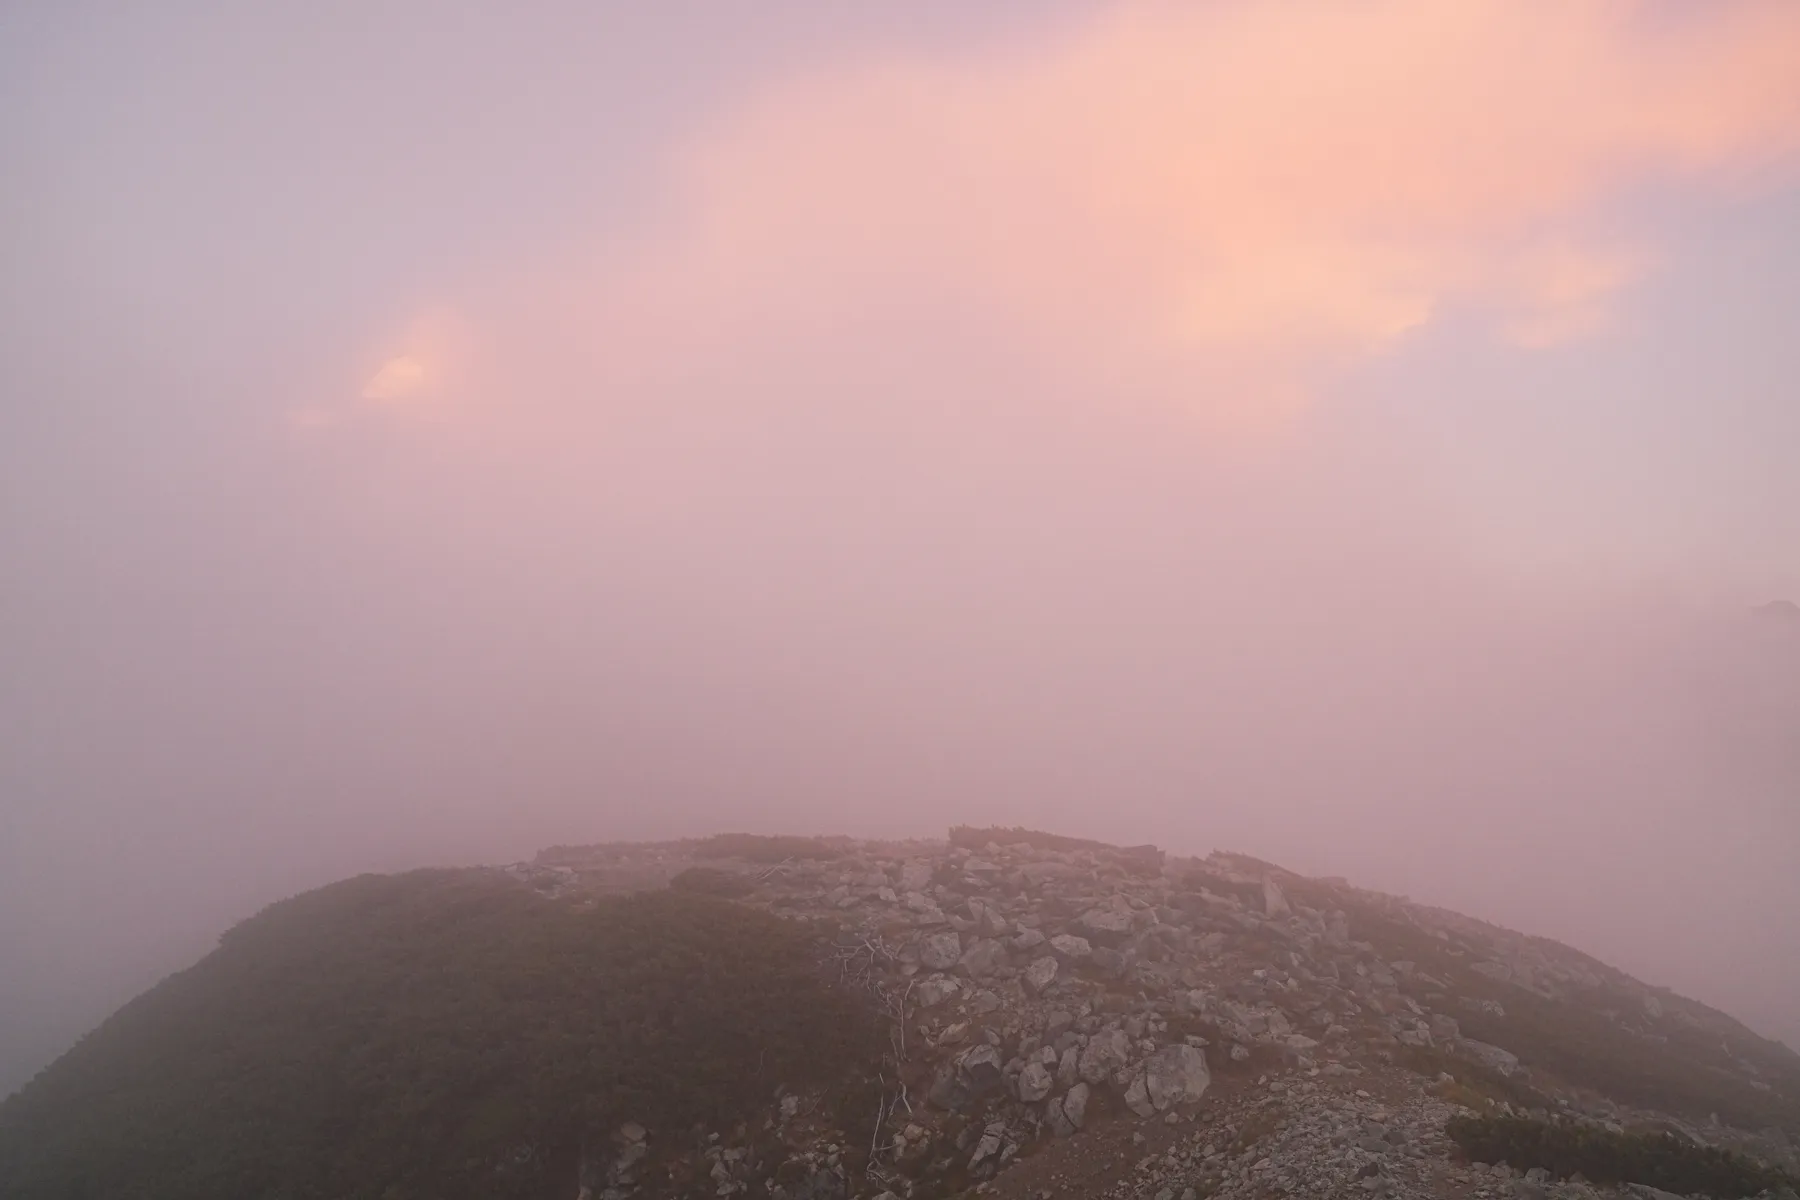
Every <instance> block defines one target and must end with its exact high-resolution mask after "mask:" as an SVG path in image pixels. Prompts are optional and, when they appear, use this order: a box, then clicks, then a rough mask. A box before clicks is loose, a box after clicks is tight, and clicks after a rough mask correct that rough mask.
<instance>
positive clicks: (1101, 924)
mask: <svg viewBox="0 0 1800 1200" xmlns="http://www.w3.org/2000/svg"><path fill="white" fill-rule="evenodd" d="M1075 927H1076V928H1077V929H1079V930H1080V931H1081V932H1082V933H1083V934H1084V935H1086V937H1087V939H1088V940H1089V941H1091V942H1096V943H1099V944H1101V945H1108V946H1112V945H1117V944H1118V943H1120V942H1123V941H1124V940H1125V939H1126V938H1128V937H1130V936H1131V913H1129V912H1126V911H1121V910H1119V909H1116V908H1090V909H1088V911H1086V912H1084V913H1082V914H1081V918H1080V919H1079V920H1078V921H1076V922H1075Z"/></svg>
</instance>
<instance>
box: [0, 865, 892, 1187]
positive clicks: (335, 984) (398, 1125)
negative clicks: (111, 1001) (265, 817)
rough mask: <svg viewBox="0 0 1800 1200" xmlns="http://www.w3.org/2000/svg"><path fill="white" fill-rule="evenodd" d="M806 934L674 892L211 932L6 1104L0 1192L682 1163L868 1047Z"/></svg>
mask: <svg viewBox="0 0 1800 1200" xmlns="http://www.w3.org/2000/svg"><path fill="white" fill-rule="evenodd" d="M817 936H818V935H817V933H816V932H814V931H809V930H808V929H807V928H806V927H804V926H801V925H797V924H793V923H787V922H782V921H780V920H777V919H775V918H772V917H769V916H767V915H764V914H760V913H757V912H754V911H751V910H749V909H746V908H744V907H742V906H738V905H734V904H731V903H729V902H726V901H723V900H717V899H713V898H711V897H708V896H704V895H696V894H693V893H692V892H688V891H667V892H660V893H650V894H645V895H639V896H632V897H611V898H605V899H602V900H600V901H598V902H593V903H588V904H587V906H586V907H582V906H579V905H576V904H571V903H564V902H558V901H548V900H545V899H543V898H541V897H539V896H537V895H535V894H534V893H532V892H531V891H530V889H528V888H526V887H525V886H523V885H521V884H519V883H517V882H516V881H514V880H512V879H510V878H508V877H506V876H504V875H502V874H500V873H497V872H486V871H425V872H416V873H412V874H408V875H401V876H367V877H362V878H357V879H352V880H347V881H345V882H343V883H340V884H336V885H333V886H331V887H327V888H323V889H321V890H319V891H316V892H312V893H308V894H306V895H303V896H299V897H296V898H295V899H292V900H288V901H285V902H283V903H281V904H277V905H274V906H273V907H271V908H269V909H267V910H265V911H264V912H263V913H261V914H260V915H258V916H256V917H254V918H252V919H251V920H249V921H246V922H244V923H243V924H241V925H239V926H238V927H237V928H235V929H233V930H231V931H230V932H229V933H228V934H226V936H225V937H224V938H223V939H222V940H221V944H220V946H219V948H218V949H217V950H215V951H214V952H213V953H212V954H211V955H209V956H207V958H205V959H204V960H202V961H201V962H200V963H199V964H198V965H196V966H194V967H193V968H191V969H189V970H187V971H184V972H181V973H180V974H177V975H175V976H172V977H171V978H169V979H168V980H166V981H164V982H163V983H162V984H161V985H159V986H158V987H156V988H154V989H153V990H151V991H150V992H148V993H146V994H144V995H143V996H141V997H139V998H138V999H137V1000H135V1001H133V1002H132V1003H131V1004H129V1005H127V1006H126V1007H125V1008H124V1009H122V1010H121V1011H120V1012H119V1013H118V1014H116V1015H115V1016H114V1017H113V1018H112V1019H110V1020H109V1021H107V1022H106V1023H105V1024H104V1025H102V1026H101V1027H100V1028H99V1029H97V1030H96V1031H94V1032H93V1033H92V1034H90V1035H89V1036H88V1037H87V1038H85V1039H83V1041H82V1042H81V1043H80V1044H79V1045H78V1046H77V1047H76V1048H75V1049H74V1050H72V1051H70V1052H69V1053H68V1054H67V1055H65V1056H64V1057H63V1058H62V1059H61V1060H60V1061H58V1062H57V1063H56V1064H54V1065H53V1066H52V1067H50V1068H49V1069H48V1070H47V1071H46V1072H44V1073H43V1074H42V1075H40V1076H39V1077H38V1078H37V1079H36V1080H34V1081H33V1082H32V1083H30V1084H29V1085H27V1086H26V1087H25V1088H24V1089H23V1090H22V1091H21V1092H20V1093H18V1094H17V1095H15V1096H13V1097H12V1098H10V1099H8V1100H7V1101H6V1102H5V1103H4V1104H0V1196H5V1197H7V1198H8V1200H101V1198H105V1200H136V1198H144V1200H152V1198H154V1200H164V1198H167V1197H176V1196H179V1197H183V1198H186V1200H240V1198H242V1197H247V1196H270V1197H281V1198H282V1200H311V1198H313V1197H318V1198H321V1200H324V1198H327V1197H329V1198H331V1200H348V1198H362V1197H367V1198H369V1200H410V1198H415V1197H417V1198H420V1200H423V1198H426V1197H431V1198H434V1200H457V1198H460V1197H471V1198H472V1197H477V1196H479V1197H483V1198H499V1200H506V1198H512V1197H520V1198H523V1197H538V1196H542V1195H546V1194H557V1195H565V1194H566V1195H574V1194H575V1191H576V1180H577V1176H578V1172H579V1169H580V1159H581V1156H582V1150H583V1147H584V1146H586V1147H590V1148H592V1147H600V1148H602V1150H603V1148H604V1147H605V1146H606V1145H607V1137H608V1134H609V1133H610V1131H612V1130H614V1129H616V1128H617V1127H618V1126H619V1125H620V1124H621V1123H622V1122H625V1121H628V1120H630V1121H637V1122H640V1123H642V1124H643V1125H645V1126H646V1127H648V1129H649V1130H650V1136H651V1141H652V1144H653V1145H661V1146H669V1145H671V1144H673V1143H680V1144H684V1145H685V1144H687V1142H688V1141H691V1140H692V1139H694V1138H695V1137H699V1136H704V1132H705V1131H706V1130H708V1129H711V1130H719V1129H722V1128H728V1127H729V1126H730V1125H732V1124H733V1123H735V1122H738V1121H741V1120H744V1119H746V1118H749V1117H752V1116H754V1115H757V1114H760V1113H761V1112H762V1111H763V1110H764V1109H765V1108H766V1106H767V1105H768V1104H769V1102H770V1099H771V1097H772V1096H773V1095H774V1093H775V1090H776V1089H777V1088H778V1087H779V1086H782V1085H789V1086H807V1085H818V1086H829V1087H836V1088H842V1089H856V1088H860V1087H862V1086H863V1081H864V1079H865V1078H867V1077H868V1076H869V1075H870V1074H872V1071H873V1066H872V1064H874V1063H875V1062H876V1061H877V1058H878V1055H879V1053H880V1051H881V1049H882V1047H883V1041H882V1038H881V1036H880V1034H879V1031H878V1030H877V1028H876V1026H875V1022H874V1019H873V1017H872V1016H871V1015H870V1014H869V1013H868V1012H867V1010H866V1009H865V1008H864V1007H863V1006H862V1005H861V1004H859V1003H858V1002H856V1001H855V1000H853V999H852V998H850V997H849V996H847V995H844V994H843V993H841V992H838V991H836V990H834V988H833V987H831V986H829V985H828V982H827V981H826V980H825V979H824V978H823V977H822V976H821V974H820V972H819V968H818V966H817V963H818V961H819V948H818V943H817ZM683 1139H686V1141H683ZM649 1182H650V1183H651V1185H652V1186H651V1189H650V1191H649V1193H648V1194H651V1195H655V1194H659V1193H662V1192H671V1191H675V1190H678V1185H677V1183H676V1181H672V1180H666V1179H665V1180H663V1181H662V1184H661V1186H658V1185H657V1181H656V1180H655V1179H654V1178H653V1179H651V1180H650V1181H649Z"/></svg>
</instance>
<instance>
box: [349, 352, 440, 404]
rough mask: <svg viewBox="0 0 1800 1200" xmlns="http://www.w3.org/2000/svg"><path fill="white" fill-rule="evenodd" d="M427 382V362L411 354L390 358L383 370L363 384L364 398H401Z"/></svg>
mask: <svg viewBox="0 0 1800 1200" xmlns="http://www.w3.org/2000/svg"><path fill="white" fill-rule="evenodd" d="M424 383H425V364H424V363H422V362H420V361H419V360H418V359H417V358H414V357H413V356H412V355H410V354H402V355H400V356H399V357H397V358H390V359H388V360H387V362H385V363H383V364H382V365H381V370H379V371H377V372H375V374H374V375H373V376H371V377H370V379H369V382H368V383H366V384H364V385H363V390H362V398H363V399H364V400H375V401H386V400H401V399H404V398H406V397H407V396H410V395H412V394H413V393H415V392H417V391H418V390H419V388H420V387H422V386H423V385H424Z"/></svg>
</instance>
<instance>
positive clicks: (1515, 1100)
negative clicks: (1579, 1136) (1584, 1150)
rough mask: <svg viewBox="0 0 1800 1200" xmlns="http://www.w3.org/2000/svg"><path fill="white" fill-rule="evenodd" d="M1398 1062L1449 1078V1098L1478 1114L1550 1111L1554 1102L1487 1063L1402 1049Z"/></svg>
mask: <svg viewBox="0 0 1800 1200" xmlns="http://www.w3.org/2000/svg"><path fill="white" fill-rule="evenodd" d="M1394 1059H1395V1061H1396V1062H1398V1063H1399V1064H1400V1065H1401V1066H1403V1067H1405V1068H1407V1069H1408V1070H1411V1071H1416V1072H1417V1073H1419V1074H1420V1075H1423V1076H1425V1077H1427V1078H1428V1079H1436V1078H1437V1077H1438V1076H1440V1075H1449V1076H1451V1077H1452V1078H1453V1079H1454V1081H1455V1082H1454V1083H1453V1084H1452V1085H1451V1086H1450V1088H1449V1089H1447V1090H1446V1093H1445V1098H1446V1099H1452V1100H1455V1101H1456V1102H1458V1103H1460V1104H1463V1105H1466V1106H1467V1107H1469V1108H1473V1109H1476V1110H1478V1111H1485V1110H1486V1109H1488V1108H1490V1107H1492V1106H1497V1105H1500V1104H1510V1105H1512V1106H1514V1107H1515V1108H1524V1109H1533V1108H1542V1109H1548V1108H1551V1107H1553V1104H1552V1102H1551V1100H1550V1098H1549V1097H1548V1096H1546V1095H1544V1093H1542V1092H1540V1091H1538V1090H1537V1089H1536V1088H1534V1087H1532V1086H1531V1085H1530V1084H1529V1083H1527V1082H1525V1081H1524V1080H1523V1079H1520V1078H1519V1077H1518V1076H1516V1075H1502V1074H1501V1073H1500V1072H1499V1071H1496V1070H1495V1069H1494V1068H1492V1067H1490V1066H1488V1065H1487V1064H1486V1063H1481V1062H1476V1061H1475V1060H1474V1059H1470V1058H1463V1057H1461V1056H1458V1055H1454V1054H1447V1053H1445V1052H1444V1051H1442V1050H1439V1049H1436V1048H1434V1047H1430V1046H1402V1047H1400V1049H1399V1051H1398V1053H1396V1054H1395V1056H1394Z"/></svg>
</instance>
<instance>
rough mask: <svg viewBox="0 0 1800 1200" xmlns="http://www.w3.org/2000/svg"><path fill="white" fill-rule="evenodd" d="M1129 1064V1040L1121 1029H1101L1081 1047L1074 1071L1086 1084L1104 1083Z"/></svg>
mask: <svg viewBox="0 0 1800 1200" xmlns="http://www.w3.org/2000/svg"><path fill="white" fill-rule="evenodd" d="M1130 1063H1131V1039H1130V1038H1128V1037H1126V1036H1125V1031H1124V1030H1123V1029H1103V1030H1101V1031H1100V1032H1099V1033H1096V1034H1095V1035H1094V1036H1093V1037H1091V1038H1089V1039H1088V1044H1087V1045H1086V1046H1084V1047H1082V1051H1081V1058H1080V1060H1079V1061H1078V1063H1077V1067H1076V1069H1077V1070H1078V1071H1079V1072H1080V1074H1081V1078H1082V1079H1083V1080H1085V1081H1086V1082H1088V1083H1105V1082H1106V1081H1107V1080H1108V1079H1110V1078H1112V1076H1113V1074H1114V1073H1115V1072H1118V1071H1121V1070H1123V1069H1124V1068H1125V1067H1126V1066H1128V1065H1130Z"/></svg>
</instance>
